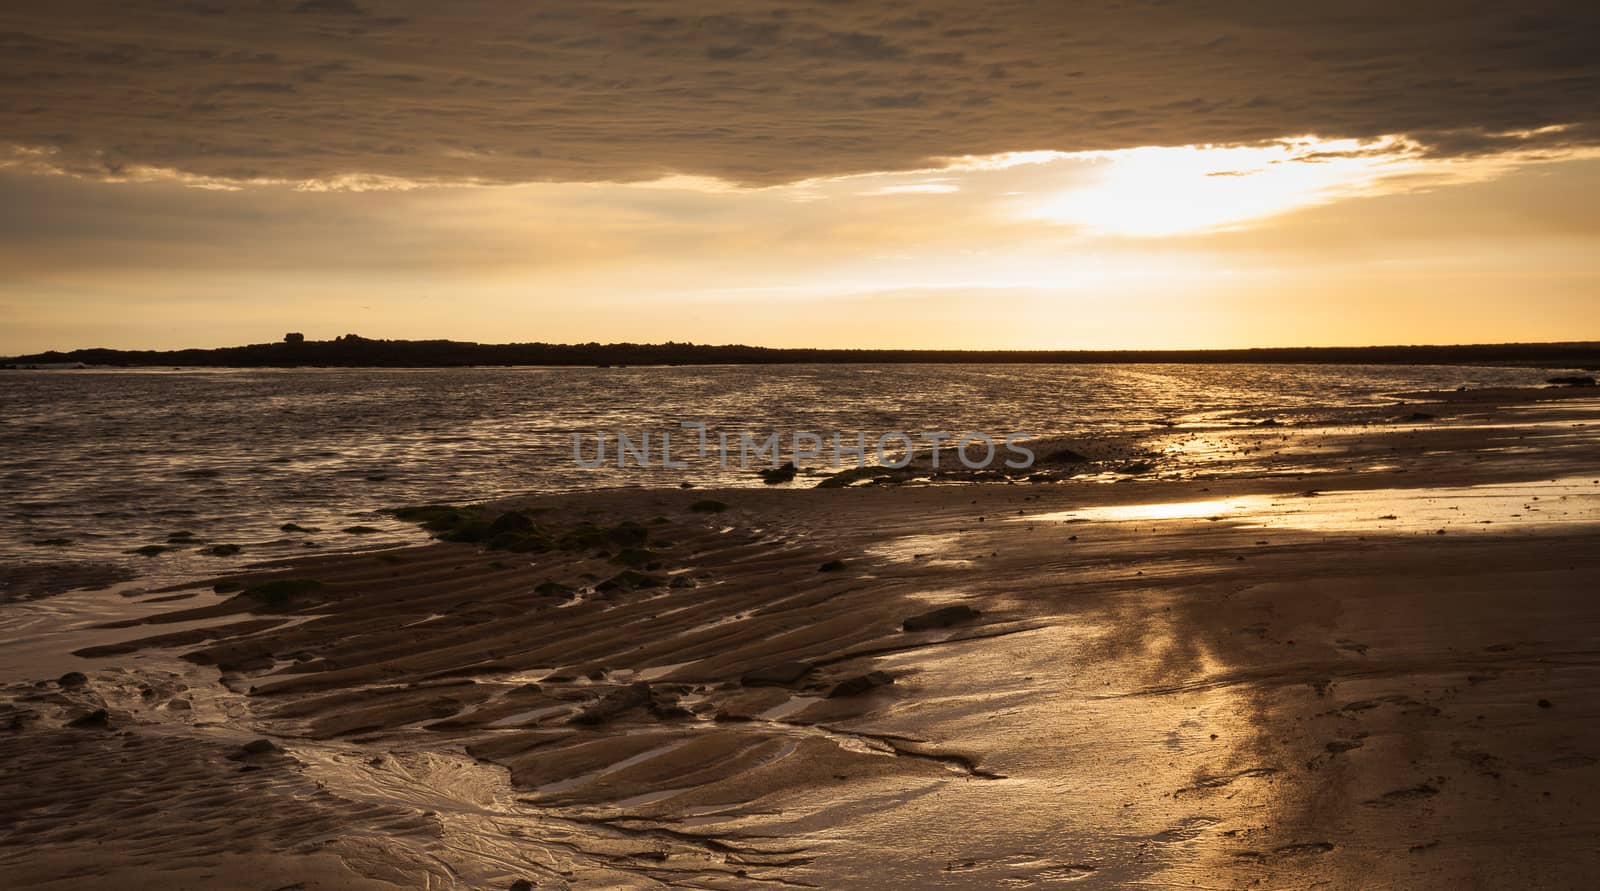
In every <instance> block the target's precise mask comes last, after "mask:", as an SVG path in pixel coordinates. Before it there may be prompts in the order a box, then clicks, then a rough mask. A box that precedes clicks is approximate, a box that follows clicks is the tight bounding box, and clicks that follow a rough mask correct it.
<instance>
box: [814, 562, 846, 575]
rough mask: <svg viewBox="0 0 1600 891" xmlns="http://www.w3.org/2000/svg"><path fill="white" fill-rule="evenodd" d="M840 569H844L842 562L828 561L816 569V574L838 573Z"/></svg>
mask: <svg viewBox="0 0 1600 891" xmlns="http://www.w3.org/2000/svg"><path fill="white" fill-rule="evenodd" d="M842 569H844V561H843V560H829V561H828V562H826V563H824V564H822V565H821V566H818V567H817V571H818V572H838V571H840V570H842Z"/></svg>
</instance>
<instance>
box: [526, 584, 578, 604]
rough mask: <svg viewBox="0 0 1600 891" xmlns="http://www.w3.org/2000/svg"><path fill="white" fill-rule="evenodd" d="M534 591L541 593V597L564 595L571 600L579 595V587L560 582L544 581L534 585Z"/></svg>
mask: <svg viewBox="0 0 1600 891" xmlns="http://www.w3.org/2000/svg"><path fill="white" fill-rule="evenodd" d="M533 593H535V594H537V595H539V596H540V597H563V598H565V599H567V600H571V599H572V598H573V597H575V596H577V593H578V592H577V589H575V588H573V587H572V586H570V585H563V584H562V583H560V582H552V581H543V582H540V583H539V584H537V585H534V586H533Z"/></svg>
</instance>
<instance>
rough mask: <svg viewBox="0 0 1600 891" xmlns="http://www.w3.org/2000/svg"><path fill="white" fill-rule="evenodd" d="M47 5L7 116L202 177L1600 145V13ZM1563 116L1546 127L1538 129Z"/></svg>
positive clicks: (25, 9)
mask: <svg viewBox="0 0 1600 891" xmlns="http://www.w3.org/2000/svg"><path fill="white" fill-rule="evenodd" d="M670 10H671V11H670V13H668V12H666V11H664V9H663V8H660V7H649V6H646V5H643V4H635V3H622V2H611V0H595V2H588V3H582V4H561V5H555V6H552V5H549V4H527V3H521V2H514V0H503V2H488V0H457V2H451V3H438V2H431V0H362V2H360V3H356V2H353V0H300V2H293V0H248V2H244V3H238V4H228V5H226V6H224V5H221V4H203V3H190V4H186V5H180V4H172V3H164V2H153V0H60V2H52V3H48V4H42V3H35V4H24V3H13V4H5V5H4V7H3V8H0V58H3V59H4V62H3V63H0V64H3V69H0V124H3V129H0V134H3V138H4V139H5V140H7V141H9V142H11V143H14V144H15V145H17V146H21V147H23V148H25V149H27V150H29V151H30V152H32V153H33V154H31V155H30V157H32V158H35V159H38V158H41V157H47V158H48V163H49V165H50V166H52V167H53V168H55V169H58V170H62V171H66V172H70V173H75V174H78V175H82V176H87V177H104V176H106V175H108V174H116V173H118V172H121V171H126V170H128V169H132V168H143V169H159V170H171V171H175V172H177V173H179V174H182V175H185V176H190V177H195V178H199V179H201V180H216V179H225V180H226V179H233V180H238V179H271V180H290V181H305V180H315V181H320V182H329V181H335V180H337V179H338V178H341V177H356V178H366V179H376V180H407V181H422V182H450V181H469V182H507V183H509V182H533V181H586V182H592V181H635V180H648V179H654V178H658V177H661V176H665V175H671V174H683V175H691V176H705V177H715V178H719V179H722V180H725V181H730V182H736V183H741V184H747V185H771V184H776V183H784V182H793V181H797V180H804V179H813V178H821V177H830V176H839V175H844V174H851V173H863V172H869V171H882V170H907V169H916V168H925V167H928V166H932V165H934V164H935V162H936V160H937V159H941V158H950V157H963V156H988V155H994V154H998V153H1004V152H1027V151H1062V152H1076V151H1090V150H1114V149H1120V148H1128V147H1134V146H1147V145H1192V144H1208V143H1217V144H1250V143H1256V142H1260V141H1264V140H1275V139H1280V138H1282V137H1286V136H1296V135H1301V134H1317V135H1320V136H1323V137H1326V138H1354V139H1361V140H1371V139H1375V138H1378V137H1381V136H1384V135H1393V134H1399V135H1405V136H1408V137H1410V138H1411V139H1412V140H1415V141H1416V142H1418V143H1420V144H1422V145H1423V146H1424V150H1425V151H1427V152H1430V153H1432V154H1433V155H1435V156H1437V157H1460V156H1466V155H1478V154H1493V153H1497V152H1500V151H1504V150H1507V149H1508V148H1514V149H1516V150H1518V151H1526V150H1529V149H1534V148H1540V147H1544V148H1546V149H1548V150H1549V151H1551V152H1559V151H1563V150H1567V149H1570V148H1574V147H1584V146H1593V145H1595V144H1597V143H1600V129H1597V127H1596V125H1595V118H1596V110H1597V108H1596V105H1597V100H1596V98H1595V97H1597V96H1600V6H1596V5H1595V4H1577V3H1571V2H1549V0H1546V2H1534V3H1520V4H1471V5H1466V4H1461V3H1458V2H1445V0H1426V2H1414V3H1393V2H1383V3H1376V2H1368V0H1356V2H1349V3H1330V4H1319V5H1315V6H1311V5H1306V4H1285V3H1282V2H1277V0H1216V2H1203V3H1161V2H1153V0H1122V2H1102V3H1073V4H1042V3H1037V2H1029V0H996V2H992V3H985V4H981V5H974V4H971V3H965V2H957V0H932V2H924V3H919V4H917V7H916V9H915V10H914V13H908V11H907V9H906V8H905V7H904V6H901V5H892V6H891V5H889V4H844V3H837V2H827V0H796V2H794V3H791V4H785V5H782V6H777V5H768V4H762V3H751V2H747V0H699V2H689V3H681V4H673V5H672V6H671V7H670ZM1552 127H1560V128H1561V129H1547V128H1552Z"/></svg>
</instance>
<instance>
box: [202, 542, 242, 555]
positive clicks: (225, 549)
mask: <svg viewBox="0 0 1600 891" xmlns="http://www.w3.org/2000/svg"><path fill="white" fill-rule="evenodd" d="M241 550H244V549H243V548H241V547H240V546H238V545H236V544H218V545H212V546H211V547H209V548H205V549H203V550H201V551H200V553H202V554H205V555H206V556H207V557H232V556H233V555H234V554H237V553H239V552H240V551H241Z"/></svg>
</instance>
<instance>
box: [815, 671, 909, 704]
mask: <svg viewBox="0 0 1600 891" xmlns="http://www.w3.org/2000/svg"><path fill="white" fill-rule="evenodd" d="M892 683H894V676H893V675H891V674H889V673H888V672H886V671H869V672H867V673H866V674H864V675H860V676H859V677H853V678H850V679H848V680H844V681H840V682H839V683H837V684H834V685H833V689H832V690H829V691H828V698H829V699H838V698H840V697H842V696H860V695H861V694H863V693H865V692H867V691H868V690H873V689H876V688H878V687H883V686H887V685H889V684H892Z"/></svg>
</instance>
